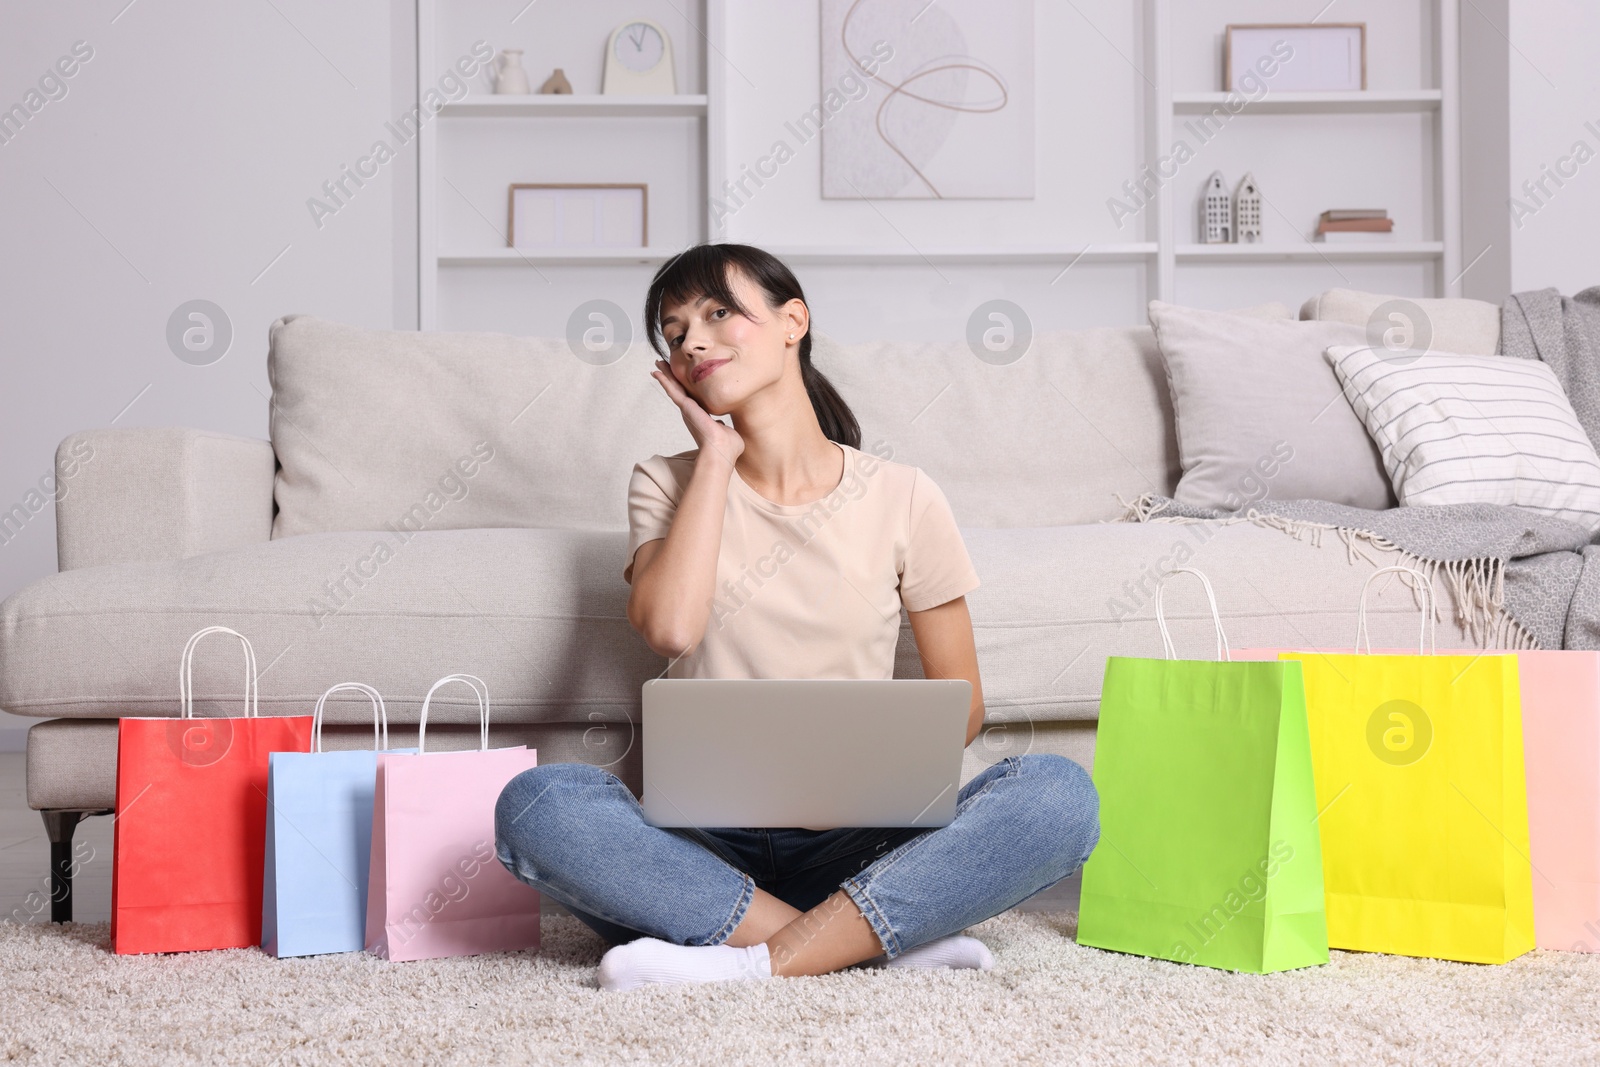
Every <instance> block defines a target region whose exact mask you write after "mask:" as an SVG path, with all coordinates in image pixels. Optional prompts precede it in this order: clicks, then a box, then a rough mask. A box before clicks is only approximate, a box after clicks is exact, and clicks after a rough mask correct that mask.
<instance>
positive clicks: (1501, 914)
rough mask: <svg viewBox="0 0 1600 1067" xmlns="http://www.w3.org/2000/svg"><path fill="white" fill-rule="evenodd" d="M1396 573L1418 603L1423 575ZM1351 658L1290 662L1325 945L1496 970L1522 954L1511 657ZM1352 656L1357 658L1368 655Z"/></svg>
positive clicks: (1523, 819)
mask: <svg viewBox="0 0 1600 1067" xmlns="http://www.w3.org/2000/svg"><path fill="white" fill-rule="evenodd" d="M1398 570H1404V571H1407V572H1408V573H1410V574H1412V575H1414V576H1415V580H1416V583H1417V586H1418V588H1420V589H1421V590H1422V592H1423V594H1424V596H1423V605H1424V606H1423V610H1424V612H1425V615H1424V620H1425V622H1424V629H1425V630H1426V624H1427V621H1431V620H1432V618H1433V598H1432V589H1431V587H1430V584H1429V583H1428V582H1427V580H1426V579H1425V578H1424V577H1423V575H1422V574H1421V573H1420V572H1418V571H1415V570H1411V569H1410V568H1405V567H1385V568H1382V569H1380V570H1379V571H1377V572H1376V573H1374V574H1373V575H1372V576H1371V577H1369V578H1368V579H1367V584H1368V585H1369V586H1370V584H1371V582H1372V579H1373V578H1376V577H1377V576H1378V575H1379V574H1383V573H1386V572H1389V571H1398ZM1358 619H1359V622H1358V627H1357V637H1356V646H1355V647H1356V649H1357V654H1354V655H1351V654H1334V653H1324V652H1280V653H1279V658H1280V659H1294V660H1299V661H1300V663H1301V666H1302V669H1303V672H1304V677H1305V687H1306V715H1307V719H1308V720H1309V722H1310V727H1311V760H1312V773H1313V776H1314V778H1315V780H1316V787H1317V811H1318V812H1319V815H1318V826H1319V828H1320V829H1321V831H1322V834H1321V836H1322V862H1323V881H1324V886H1325V888H1326V890H1327V914H1328V944H1329V945H1330V946H1331V947H1334V948H1343V949H1355V950H1359V951H1365V952H1388V953H1394V954H1397V955H1403V956H1430V957H1435V958H1439V959H1449V960H1462V961H1466V962H1470V963H1504V962H1506V961H1507V960H1512V959H1515V958H1516V957H1518V956H1520V955H1522V954H1523V953H1524V952H1527V951H1528V950H1529V949H1531V948H1533V943H1534V942H1533V879H1532V868H1531V865H1530V863H1529V860H1528V856H1529V848H1528V798H1527V787H1526V782H1525V779H1524V774H1523V763H1522V707H1521V692H1520V687H1519V683H1518V679H1517V657H1516V656H1514V655H1499V654H1495V653H1492V652H1477V653H1471V654H1467V655H1422V654H1419V655H1415V656H1411V655H1372V654H1370V652H1369V653H1365V654H1363V653H1361V652H1360V649H1361V648H1362V642H1363V640H1364V639H1366V587H1363V589H1362V593H1361V610H1360V613H1359V616H1358ZM1366 647H1367V648H1368V649H1370V648H1371V643H1370V641H1369V642H1368V643H1367V645H1366Z"/></svg>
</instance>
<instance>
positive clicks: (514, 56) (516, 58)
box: [494, 48, 533, 95]
mask: <svg viewBox="0 0 1600 1067" xmlns="http://www.w3.org/2000/svg"><path fill="white" fill-rule="evenodd" d="M494 91H495V94H496V95H499V94H502V93H507V94H512V93H528V92H532V91H533V90H532V88H531V87H530V86H529V85H528V72H527V71H525V70H523V69H522V49H520V48H503V49H501V50H500V64H499V67H498V69H497V71H496V73H495V78H494Z"/></svg>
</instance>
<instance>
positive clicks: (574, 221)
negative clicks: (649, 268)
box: [506, 183, 649, 249]
mask: <svg viewBox="0 0 1600 1067" xmlns="http://www.w3.org/2000/svg"><path fill="white" fill-rule="evenodd" d="M647 202H648V190H647V188H646V186H644V185H643V184H638V185H629V184H607V183H602V184H590V185H565V184H563V185H522V184H519V185H513V186H512V187H511V199H510V205H509V216H510V217H509V218H508V220H507V225H506V247H508V248H543V249H554V248H643V247H645V245H646V243H647V238H648V234H649V230H648V228H647V222H648V219H647V217H646V205H647Z"/></svg>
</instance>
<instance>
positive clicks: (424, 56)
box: [417, 0, 725, 330]
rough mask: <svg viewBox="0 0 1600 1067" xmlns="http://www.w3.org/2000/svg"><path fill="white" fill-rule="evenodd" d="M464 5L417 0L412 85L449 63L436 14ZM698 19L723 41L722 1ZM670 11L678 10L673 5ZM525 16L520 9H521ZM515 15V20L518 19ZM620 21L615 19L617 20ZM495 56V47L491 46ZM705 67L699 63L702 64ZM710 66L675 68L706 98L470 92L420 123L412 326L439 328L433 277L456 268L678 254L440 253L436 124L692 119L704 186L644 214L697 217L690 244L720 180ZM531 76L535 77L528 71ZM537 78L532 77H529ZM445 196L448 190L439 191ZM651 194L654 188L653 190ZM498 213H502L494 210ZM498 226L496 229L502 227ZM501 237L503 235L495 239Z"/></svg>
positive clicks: (632, 261)
mask: <svg viewBox="0 0 1600 1067" xmlns="http://www.w3.org/2000/svg"><path fill="white" fill-rule="evenodd" d="M458 2H459V3H467V2H470V0H417V84H418V85H427V84H430V83H431V81H432V79H433V76H434V74H435V72H437V71H439V70H441V69H444V68H445V66H446V63H445V61H446V59H447V58H448V57H447V56H446V55H445V54H444V52H443V51H441V49H440V47H439V44H440V42H439V32H438V27H439V16H440V9H441V7H442V6H444V5H447V4H451V3H458ZM702 2H703V5H704V16H705V22H704V24H705V30H706V33H705V36H706V39H707V42H708V43H709V42H714V41H717V40H720V39H721V37H722V20H723V7H722V5H723V2H724V0H702ZM673 10H675V11H676V10H678V8H677V7H676V6H674V7H673ZM524 12H526V9H524ZM519 17H520V16H519ZM619 21H620V17H619ZM495 47H496V52H497V53H498V50H499V46H498V45H496V46H495ZM682 61H683V60H682V52H681V51H680V52H678V53H677V54H676V55H675V62H677V63H681V62H682ZM701 62H702V63H704V60H703V59H702V61H701ZM717 68H718V65H717V64H716V63H708V64H706V69H705V70H703V71H685V70H683V69H681V68H680V69H679V70H678V72H677V73H678V77H679V79H680V83H681V80H682V79H685V78H688V79H689V80H690V81H691V82H693V81H697V80H700V75H702V74H703V75H704V78H703V84H705V86H706V87H707V92H705V93H689V94H676V95H670V96H665V95H663V96H632V95H606V94H602V93H573V94H563V95H542V94H538V93H533V94H528V95H509V96H495V95H491V94H484V93H481V92H479V93H475V94H472V95H470V96H469V97H468V98H466V99H463V100H459V101H455V102H451V103H446V104H445V105H444V106H443V107H441V108H440V109H439V112H438V114H437V115H436V116H434V117H433V118H432V119H431V120H430V121H429V122H427V123H425V124H424V125H423V126H422V128H421V130H420V133H419V136H418V153H419V156H418V183H417V185H418V204H417V228H418V242H417V244H418V259H419V262H418V265H417V294H418V301H417V303H418V315H417V317H418V327H419V328H420V329H424V330H432V329H437V328H438V323H439V289H440V285H439V276H440V273H441V272H442V271H447V270H451V269H453V268H460V267H508V268H523V269H527V268H539V267H546V266H550V267H584V266H588V267H618V266H623V267H626V266H647V267H652V268H653V267H656V266H659V265H660V264H661V263H663V262H665V261H666V260H667V259H669V258H671V257H672V256H673V255H675V254H676V253H677V252H678V251H680V249H677V248H657V247H648V248H620V249H617V248H603V249H563V250H560V251H550V252H534V251H529V250H527V249H517V248H509V247H500V248H464V247H443V248H441V246H440V245H441V242H440V235H439V230H440V226H439V215H440V205H439V201H440V198H441V196H442V195H444V194H443V193H441V189H440V186H441V180H442V179H441V172H440V166H439V163H440V161H439V150H440V148H439V145H440V130H439V125H440V124H441V123H449V122H452V121H454V120H459V119H473V120H483V119H491V120H504V121H505V122H506V123H507V125H506V127H505V129H506V132H507V134H508V135H512V134H525V133H531V134H532V135H533V136H535V137H536V136H537V130H538V126H537V125H533V126H530V125H529V123H530V122H532V123H537V122H538V121H539V120H554V119H561V120H568V121H571V120H595V121H596V122H598V123H601V125H598V126H596V130H597V131H601V130H603V129H604V125H603V123H604V122H605V121H610V120H639V119H645V120H650V119H684V118H693V119H699V120H701V138H700V142H701V146H702V148H701V158H700V160H699V163H700V165H701V166H702V167H703V174H704V183H703V185H702V187H701V188H699V189H698V190H697V192H696V195H695V200H696V203H694V204H691V205H677V204H673V203H670V202H668V203H662V202H659V201H657V202H652V203H651V204H650V205H649V210H650V212H651V214H653V215H657V217H658V218H659V214H658V213H660V212H663V211H667V212H670V211H674V210H680V209H682V208H683V207H687V208H688V209H689V210H690V211H691V212H694V211H698V212H699V214H700V216H701V220H702V221H701V222H700V224H699V227H698V230H699V232H698V233H697V234H696V238H697V239H699V240H704V239H705V237H706V225H705V223H704V221H703V220H704V217H705V201H706V195H705V190H706V188H715V187H717V186H718V185H720V184H721V182H722V177H721V173H722V170H721V168H722V152H721V148H720V143H719V142H720V130H721V121H722V116H721V114H720V101H721V93H722V90H723V87H724V85H725V82H724V80H723V78H722V77H721V75H720V72H719V70H718V69H717ZM529 76H530V78H534V77H535V75H534V72H533V71H530V72H529ZM535 80H537V79H535ZM445 192H446V193H448V192H449V190H445ZM652 192H654V190H652ZM501 210H503V209H501ZM483 221H484V222H485V223H486V224H489V225H494V224H495V221H494V219H493V218H492V217H485V218H484V219H483ZM502 224H503V223H502ZM502 239H503V234H502Z"/></svg>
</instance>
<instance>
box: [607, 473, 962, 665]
mask: <svg viewBox="0 0 1600 1067" xmlns="http://www.w3.org/2000/svg"><path fill="white" fill-rule="evenodd" d="M839 447H840V448H842V449H844V453H845V461H846V462H845V471H844V478H843V479H842V480H841V481H840V483H839V485H838V486H836V487H835V488H834V490H833V491H832V492H831V493H829V494H827V495H825V496H824V497H822V498H821V499H820V500H815V501H812V502H811V503H809V504H776V503H773V502H772V501H770V500H768V499H766V498H765V497H763V496H760V495H759V494H757V493H756V491H755V490H754V489H752V488H750V486H748V485H746V484H745V482H744V479H743V478H741V477H739V473H738V471H737V470H735V471H734V472H733V473H732V474H731V475H730V476H729V479H728V505H727V511H726V513H725V514H724V517H723V520H722V546H721V551H720V552H719V554H718V557H717V590H716V597H715V600H714V601H713V603H712V606H711V616H710V618H709V619H708V620H707V622H706V633H705V637H704V638H703V639H702V640H701V642H700V643H699V645H697V646H696V647H695V648H694V650H693V651H692V652H690V653H689V654H688V655H686V656H684V657H682V658H681V659H679V660H677V661H675V662H673V663H672V664H670V665H669V666H668V669H667V677H669V678H892V677H894V651H895V644H896V642H897V641H898V640H899V638H900V606H901V605H902V604H904V605H905V607H906V610H907V611H926V610H927V609H928V608H932V607H937V606H938V605H940V604H943V603H945V602H946V601H950V600H954V599H955V598H956V597H958V596H961V595H963V594H965V593H968V592H970V591H972V590H973V589H976V588H977V587H978V584H979V583H978V574H977V571H975V570H974V569H973V567H972V560H971V559H970V558H969V557H968V556H967V548H966V545H965V543H963V541H962V540H961V533H960V531H959V530H957V528H956V520H955V515H954V514H953V513H952V512H951V510H950V502H949V501H948V500H946V499H945V495H944V493H943V492H942V491H941V490H940V489H939V487H938V486H937V485H935V484H934V482H933V479H931V478H929V477H928V476H927V475H926V474H924V473H923V472H922V471H921V470H919V469H918V468H916V467H912V466H908V465H907V464H904V463H895V462H892V461H890V460H886V459H884V458H882V457H881V456H878V455H874V454H872V453H868V452H862V451H861V450H859V449H855V448H851V447H850V446H849V445H840V446H839ZM698 455H699V449H691V450H689V451H687V452H680V453H678V454H677V455H675V456H662V455H655V456H651V457H650V458H649V459H647V460H645V461H644V462H642V463H636V464H634V467H633V476H632V478H631V479H630V481H629V483H628V562H627V565H626V566H625V567H624V568H623V571H622V576H623V578H624V579H625V580H627V581H632V578H633V556H634V553H635V552H637V551H638V550H639V546H640V545H642V544H644V543H645V542H646V541H651V540H654V539H655V538H658V537H665V536H667V532H668V530H669V529H671V526H672V517H673V515H674V514H675V512H676V511H677V506H678V501H680V500H682V499H683V491H684V489H686V488H687V487H688V484H689V477H690V475H691V474H692V473H693V472H694V463H695V458H696V457H697V456H698Z"/></svg>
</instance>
